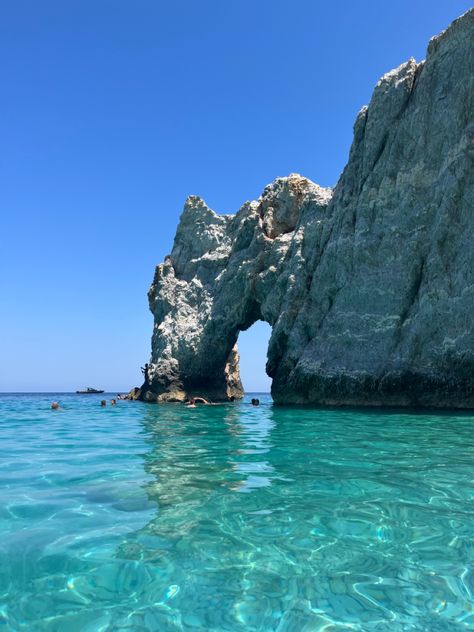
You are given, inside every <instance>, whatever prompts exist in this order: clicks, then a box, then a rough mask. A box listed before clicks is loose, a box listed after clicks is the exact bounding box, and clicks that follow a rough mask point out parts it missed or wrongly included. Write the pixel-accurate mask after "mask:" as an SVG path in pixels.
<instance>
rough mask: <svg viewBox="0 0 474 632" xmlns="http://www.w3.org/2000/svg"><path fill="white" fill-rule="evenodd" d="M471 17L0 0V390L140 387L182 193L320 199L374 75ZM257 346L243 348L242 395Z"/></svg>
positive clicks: (323, 5) (233, 2)
mask: <svg viewBox="0 0 474 632" xmlns="http://www.w3.org/2000/svg"><path fill="white" fill-rule="evenodd" d="M469 6H470V2H468V1H461V0H446V1H441V0H434V1H433V0H417V1H416V2H413V0H410V1H409V0H403V1H397V0H392V1H391V2H380V0H378V1H375V0H373V1H364V0H359V1H358V2H353V1H351V0H345V1H338V0H333V1H332V2H326V1H324V2H323V1H321V2H320V1H317V0H291V1H290V0H286V1H282V0H225V1H223V0H200V1H197V0H187V1H182V0H181V1H180V0H174V1H173V2H164V1H160V0H147V1H145V0H133V1H132V0H127V1H120V0H67V1H64V0H55V1H52V0H41V2H38V1H37V0H30V1H28V2H25V1H24V0H9V1H8V0H7V1H5V2H3V3H2V6H1V12H0V15H1V19H0V57H1V60H2V63H1V65H0V85H1V99H0V112H1V116H0V152H1V153H0V156H1V169H0V174H1V175H0V179H1V182H0V185H1V186H0V211H1V217H2V245H1V249H0V265H1V284H2V285H1V294H0V300H1V304H0V324H1V335H2V342H1V355H0V358H1V361H0V390H3V391H5V390H17V391H25V390H71V389H72V390H75V389H76V388H77V387H80V386H84V385H86V386H87V385H93V386H98V387H99V386H100V387H102V388H106V389H111V390H115V389H126V388H129V387H131V386H134V385H135V384H138V383H139V382H140V373H139V367H140V365H141V364H143V363H144V362H145V361H146V360H147V358H148V356H149V349H150V336H151V327H152V319H151V315H150V314H149V312H148V307H147V298H146V292H147V289H148V286H149V284H150V281H151V279H152V276H153V270H154V266H155V265H156V264H157V263H159V262H160V261H161V260H162V259H163V257H164V255H166V254H167V253H168V252H169V251H170V249H171V244H172V240H173V235H174V231H175V228H176V224H177V221H178V217H179V214H180V212H181V209H182V205H183V202H184V200H185V198H186V197H187V195H188V194H199V195H201V196H202V197H203V198H204V199H205V200H206V202H207V203H208V204H209V205H210V206H211V207H212V208H214V209H215V210H216V211H218V212H234V211H236V210H237V209H238V208H239V206H240V205H241V204H242V203H243V202H244V201H245V200H247V199H253V198H256V197H258V195H259V194H260V192H261V191H262V189H263V187H264V186H265V184H267V183H268V182H270V181H271V180H273V179H274V178H275V177H276V176H281V175H286V174H288V173H290V172H299V173H302V174H304V175H306V176H308V177H309V178H311V179H312V180H315V181H316V182H318V183H320V184H322V185H332V184H334V183H335V182H336V181H337V178H338V176H339V174H340V172H341V170H342V168H343V167H344V164H345V162H346V159H347V155H348V150H349V146H350V142H351V138H352V125H353V122H354V118H355V116H356V114H357V112H358V110H359V109H360V107H361V106H362V105H364V104H365V103H367V102H368V101H369V99H370V95H371V92H372V90H373V87H374V85H375V83H376V82H377V80H378V78H379V77H380V76H381V75H382V74H383V73H384V72H386V71H388V70H390V69H391V68H393V67H395V66H398V65H399V64H400V63H402V62H403V61H405V60H406V59H408V58H409V57H410V56H414V57H415V58H416V59H418V60H419V59H422V58H423V57H424V56H425V51H426V45H427V42H428V39H429V38H430V37H431V36H432V35H434V34H436V33H437V32H439V31H440V30H442V29H443V28H445V27H446V26H447V25H448V24H449V22H450V21H452V20H453V19H454V18H456V17H457V16H458V15H460V14H461V13H463V12H464V11H465V10H467V9H468V8H469ZM268 331H269V328H268V326H262V327H257V326H255V327H254V328H252V330H250V331H249V332H247V333H246V334H244V335H241V354H242V373H243V378H244V384H245V386H246V387H247V389H248V390H260V389H262V388H265V387H266V386H267V385H268V381H266V378H265V377H264V375H263V367H264V364H265V353H266V345H267V340H268Z"/></svg>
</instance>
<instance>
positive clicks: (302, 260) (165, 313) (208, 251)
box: [141, 10, 474, 408]
mask: <svg viewBox="0 0 474 632" xmlns="http://www.w3.org/2000/svg"><path fill="white" fill-rule="evenodd" d="M473 41H474V10H470V11H468V12H467V13H466V14H465V15H464V16H462V17H461V18H459V19H458V20H456V21H455V22H453V24H451V26H450V27H449V28H448V29H447V30H446V31H444V32H443V33H441V34H440V35H439V36H437V37H435V38H433V39H432V40H431V42H430V44H429V47H428V55H427V59H426V61H424V62H421V63H419V64H417V63H416V62H415V61H414V60H413V59H411V60H409V61H408V62H406V63H405V64H402V65H401V66H400V67H399V68H397V69H396V70H393V71H391V72H389V73H388V74H386V75H385V76H384V77H382V79H381V80H380V81H379V82H378V84H377V86H376V87H375V90H374V93H373V96H372V99H371V102H370V104H369V106H368V107H364V108H362V110H361V111H360V113H359V115H358V116H357V119H356V122H355V125H354V140H353V144H352V147H351V151H350V155H349V162H348V164H347V166H346V168H345V169H344V172H343V173H342V175H341V177H340V179H339V181H338V183H337V185H336V187H335V188H334V190H330V189H323V188H321V187H319V186H318V185H316V184H314V183H312V182H311V181H309V180H308V179H306V178H303V177H301V176H299V175H296V174H293V175H290V176H289V177H288V178H277V179H276V180H275V181H274V182H273V183H272V184H271V185H269V186H267V188H266V189H265V190H264V192H263V195H262V196H261V198H259V200H257V201H255V202H247V203H246V204H244V205H243V207H242V208H241V209H240V211H239V212H238V213H237V214H236V215H235V216H233V215H223V216H221V215H217V214H216V213H214V212H213V211H212V210H211V209H209V208H208V207H207V206H206V204H205V203H204V202H203V201H202V200H201V199H200V198H199V197H195V196H193V197H190V198H188V200H187V202H186V205H185V208H184V212H183V214H182V216H181V220H180V224H179V226H178V230H177V233H176V237H175V241H174V246H173V250H172V252H171V255H170V256H169V257H167V258H166V260H165V262H164V263H163V264H161V265H159V266H158V267H157V268H156V273H155V277H154V280H153V284H152V286H151V289H150V292H149V302H150V309H151V311H152V313H153V315H154V330H153V338H152V356H151V360H150V364H149V366H148V371H147V376H146V380H145V384H144V385H143V387H142V393H141V396H142V398H144V399H146V400H148V401H167V400H182V399H184V398H186V397H188V396H190V395H194V394H199V395H204V396H206V395H207V396H208V397H210V398H211V399H224V400H225V399H228V398H230V397H232V396H234V397H239V396H240V395H241V394H242V386H241V383H240V378H239V373H238V356H237V352H236V350H235V349H234V344H235V341H236V339H237V335H238V332H239V331H241V330H243V329H246V328H247V327H249V326H250V325H251V324H252V323H253V322H255V321H256V320H258V319H263V320H265V321H266V322H268V323H269V324H270V325H271V327H272V335H271V338H270V343H269V350H268V362H267V372H268V374H269V375H270V376H271V377H272V378H273V382H272V395H273V398H274V399H275V401H277V402H286V403H315V404H348V405H354V404H356V405H359V404H364V405H410V406H414V405H415V406H416V405H420V406H436V407H471V408H474V248H473V247H472V243H473V240H474V46H473V45H472V42H473Z"/></svg>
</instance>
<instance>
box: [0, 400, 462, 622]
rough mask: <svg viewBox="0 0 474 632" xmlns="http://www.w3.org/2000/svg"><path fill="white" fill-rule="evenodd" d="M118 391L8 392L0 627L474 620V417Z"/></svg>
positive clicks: (0, 426) (0, 423)
mask: <svg viewBox="0 0 474 632" xmlns="http://www.w3.org/2000/svg"><path fill="white" fill-rule="evenodd" d="M102 397H103V396H82V397H81V396H76V395H56V396H52V395H50V394H49V395H1V396H0V492H1V495H0V632H3V631H10V630H33V631H42V630H48V631H61V632H62V631H63V630H64V631H66V632H76V631H81V632H92V631H94V632H98V631H104V632H105V631H112V630H130V631H134V632H135V631H148V630H153V631H154V630H158V631H160V632H161V631H164V632H167V631H173V632H176V631H179V630H193V631H198V630H206V631H207V630H210V631H215V632H223V631H227V630H228V631H246V632H247V631H257V630H258V631H267V630H268V631H275V632H276V631H278V632H284V631H291V632H293V631H295V632H300V631H303V632H309V631H311V632H313V631H317V630H321V631H323V630H324V631H325V632H335V631H339V630H340V631H342V630H357V631H363V632H366V631H367V632H370V631H372V630H373V631H377V632H379V631H380V632H384V631H387V632H388V631H390V632H392V631H399V630H400V631H401V630H403V631H405V630H407V631H408V630H410V631H411V630H420V631H423V632H425V631H435V632H436V631H443V630H448V631H449V630H453V631H455V630H466V629H474V602H473V593H474V503H473V498H474V467H473V466H474V432H473V425H474V416H471V415H467V414H461V413H453V414H443V415H441V414H440V415H438V414H412V413H405V412H399V411H398V412H385V413H383V412H373V411H372V412H370V411H366V412H364V411H350V410H339V411H338V410H314V409H313V410H311V409H298V408H283V407H274V406H272V405H271V402H270V401H269V398H268V396H260V399H261V400H262V405H261V406H260V407H259V408H254V407H251V406H250V405H249V404H248V403H246V402H248V399H249V398H247V400H246V401H244V403H236V404H229V405H223V406H211V407H198V408H195V409H189V408H186V407H184V406H182V405H161V406H153V405H147V404H141V403H138V402H118V404H117V406H116V407H115V408H111V407H109V406H107V408H106V409H101V408H100V407H99V400H100V399H101V398H102ZM53 399H59V400H60V402H61V404H62V406H63V410H61V411H51V410H50V408H49V404H50V402H51V401H52V400H53ZM107 399H110V396H108V397H107Z"/></svg>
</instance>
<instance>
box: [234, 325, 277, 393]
mask: <svg viewBox="0 0 474 632" xmlns="http://www.w3.org/2000/svg"><path fill="white" fill-rule="evenodd" d="M271 333H272V328H271V327H270V325H269V324H268V323H266V322H264V321H263V320H258V321H257V322H255V323H254V324H253V325H252V326H251V327H249V328H248V329H246V330H245V331H241V332H240V333H239V337H238V339H237V345H238V348H239V355H240V363H239V365H240V379H241V380H242V385H243V387H244V391H245V394H248V393H270V387H271V384H272V380H271V378H270V377H268V375H267V374H266V372H265V365H266V362H267V351H268V342H269V340H270V336H271Z"/></svg>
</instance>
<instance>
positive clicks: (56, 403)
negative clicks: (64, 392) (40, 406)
mask: <svg viewBox="0 0 474 632" xmlns="http://www.w3.org/2000/svg"><path fill="white" fill-rule="evenodd" d="M51 408H52V410H58V408H59V404H58V402H52V404H51Z"/></svg>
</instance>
